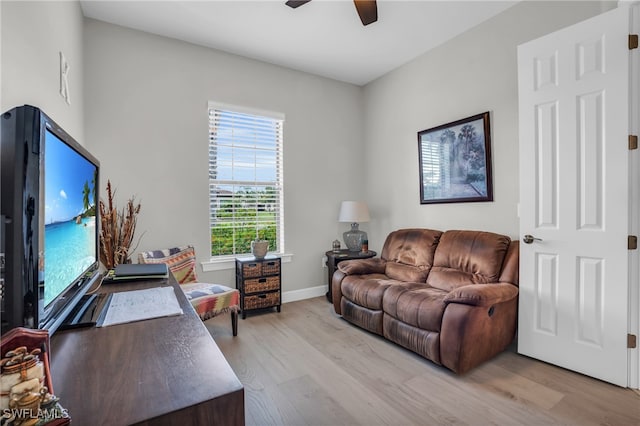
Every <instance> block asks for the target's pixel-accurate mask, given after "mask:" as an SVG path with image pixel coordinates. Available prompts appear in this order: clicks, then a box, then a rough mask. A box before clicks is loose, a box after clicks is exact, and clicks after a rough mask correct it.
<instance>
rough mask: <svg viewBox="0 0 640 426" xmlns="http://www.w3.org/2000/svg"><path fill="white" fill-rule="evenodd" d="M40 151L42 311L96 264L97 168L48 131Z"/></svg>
mask: <svg viewBox="0 0 640 426" xmlns="http://www.w3.org/2000/svg"><path fill="white" fill-rule="evenodd" d="M44 142H45V146H44V153H45V155H44V283H45V285H44V306H45V307H46V306H48V305H49V304H50V303H51V302H53V301H54V300H55V299H56V297H57V296H58V295H60V294H61V293H63V292H64V291H65V290H66V289H67V288H68V287H69V286H71V285H73V284H74V283H75V282H76V281H77V280H78V278H80V277H81V276H82V275H83V274H85V273H86V272H87V271H88V270H89V269H90V268H91V267H92V266H93V265H95V264H96V262H97V258H98V252H97V250H98V245H97V230H96V226H97V224H96V200H97V188H96V185H97V175H98V168H97V166H96V165H95V164H93V163H92V162H91V161H89V160H88V159H87V158H85V157H84V156H83V155H81V154H80V153H79V152H78V151H76V150H75V149H73V148H72V147H71V146H69V145H68V144H66V143H64V142H63V141H62V140H61V139H60V138H58V136H56V135H55V134H54V133H53V132H51V131H50V130H49V129H48V128H47V129H46V131H45V141H44Z"/></svg>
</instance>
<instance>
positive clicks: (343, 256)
mask: <svg viewBox="0 0 640 426" xmlns="http://www.w3.org/2000/svg"><path fill="white" fill-rule="evenodd" d="M376 254H377V253H376V252H375V251H373V250H369V251H349V250H346V249H343V250H337V251H334V250H329V251H328V252H326V253H325V256H326V257H327V270H328V280H327V281H328V283H329V291H327V294H326V296H327V300H329V302H333V296H332V293H331V278H332V277H333V273H334V272H335V271H336V269H338V263H340V262H342V261H343V260H353V259H369V258H370V257H374V256H375V255H376Z"/></svg>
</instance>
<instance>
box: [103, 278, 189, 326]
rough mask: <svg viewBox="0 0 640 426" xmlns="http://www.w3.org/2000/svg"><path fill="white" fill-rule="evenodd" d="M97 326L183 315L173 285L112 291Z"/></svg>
mask: <svg viewBox="0 0 640 426" xmlns="http://www.w3.org/2000/svg"><path fill="white" fill-rule="evenodd" d="M109 297H110V300H108V301H107V303H106V305H105V308H104V310H103V312H102V315H101V316H100V319H99V320H98V323H97V325H96V326H97V327H107V326H109V325H115V324H123V323H127V322H134V321H142V320H146V319H151V318H158V317H168V316H172V315H182V313H183V312H182V309H181V308H180V303H178V299H177V298H176V294H175V292H174V291H173V287H154V288H148V289H145V290H133V291H122V292H118V293H111V294H110V295H109Z"/></svg>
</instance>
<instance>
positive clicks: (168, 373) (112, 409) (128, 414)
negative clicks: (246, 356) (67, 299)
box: [51, 277, 244, 426]
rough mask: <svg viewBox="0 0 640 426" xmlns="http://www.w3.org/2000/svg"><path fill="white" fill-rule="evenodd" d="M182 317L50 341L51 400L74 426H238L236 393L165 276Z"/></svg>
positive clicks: (240, 405) (240, 399) (237, 387)
mask: <svg viewBox="0 0 640 426" xmlns="http://www.w3.org/2000/svg"><path fill="white" fill-rule="evenodd" d="M159 285H164V286H166V285H172V286H173V287H174V290H175V293H176V296H177V298H178V301H179V302H180V306H181V307H182V309H183V311H184V314H183V315H180V316H173V317H165V318H156V319H151V320H146V321H139V322H133V323H129V324H121V325H113V326H110V327H104V328H85V329H76V330H66V331H58V332H56V333H55V334H54V335H53V336H52V337H51V359H52V362H51V375H52V377H53V388H54V390H55V394H56V396H58V397H60V398H61V401H60V402H61V404H62V405H63V407H64V408H66V409H67V410H68V411H69V415H70V416H71V420H72V423H73V424H77V425H110V426H111V425H130V424H140V425H187V424H188V425H214V424H220V425H222V424H224V425H244V388H243V386H242V384H241V383H240V381H239V380H238V378H237V377H236V375H235V373H234V372H233V370H232V369H231V367H230V366H229V364H228V363H227V360H226V359H225V358H224V356H223V355H222V352H220V349H218V346H217V345H216V343H215V342H214V340H213V338H212V337H211V335H210V334H209V332H208V331H207V329H206V327H205V326H204V324H202V321H201V320H200V318H199V317H198V315H197V314H196V313H195V311H194V310H193V308H192V307H191V304H190V303H189V302H188V301H187V298H186V297H185V296H184V293H183V292H182V291H181V290H180V289H179V288H178V284H177V283H176V281H175V279H174V278H173V277H171V278H169V280H154V281H144V282H135V283H119V284H108V285H103V286H102V288H101V291H102V292H113V291H126V290H137V289H142V288H149V287H157V286H159Z"/></svg>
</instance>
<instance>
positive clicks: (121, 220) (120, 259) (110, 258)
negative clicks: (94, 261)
mask: <svg viewBox="0 0 640 426" xmlns="http://www.w3.org/2000/svg"><path fill="white" fill-rule="evenodd" d="M114 195H115V191H114V190H112V189H111V181H109V180H107V205H106V206H105V203H104V202H103V201H102V200H100V203H99V205H100V225H101V226H100V262H102V264H103V265H104V266H105V267H106V268H107V269H113V268H114V267H115V266H116V265H119V264H121V263H129V262H130V260H129V250H130V249H131V244H132V243H133V235H134V234H135V232H136V221H137V216H138V213H139V212H140V203H138V204H137V205H136V204H135V202H134V201H135V197H131V198H130V199H129V200H128V201H127V206H126V207H125V208H123V209H122V210H121V211H118V210H117V208H116V206H115V204H114V201H113V197H114ZM138 242H140V239H138ZM136 247H137V243H136ZM134 249H135V247H134Z"/></svg>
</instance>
